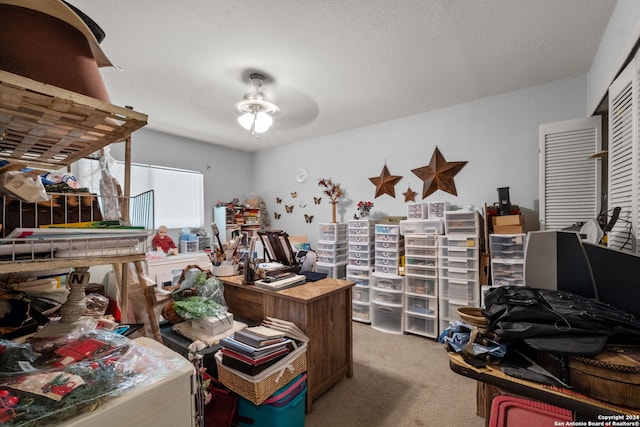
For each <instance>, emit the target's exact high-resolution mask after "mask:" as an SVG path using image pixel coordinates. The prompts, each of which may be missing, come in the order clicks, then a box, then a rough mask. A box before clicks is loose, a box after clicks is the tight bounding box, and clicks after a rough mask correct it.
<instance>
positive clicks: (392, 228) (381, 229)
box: [375, 224, 400, 235]
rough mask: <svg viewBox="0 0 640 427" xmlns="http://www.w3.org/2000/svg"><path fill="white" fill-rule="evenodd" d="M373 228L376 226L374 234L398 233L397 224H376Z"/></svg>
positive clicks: (398, 227)
mask: <svg viewBox="0 0 640 427" xmlns="http://www.w3.org/2000/svg"><path fill="white" fill-rule="evenodd" d="M375 228H376V234H391V235H398V234H400V226H399V225H386V224H376V227H375Z"/></svg>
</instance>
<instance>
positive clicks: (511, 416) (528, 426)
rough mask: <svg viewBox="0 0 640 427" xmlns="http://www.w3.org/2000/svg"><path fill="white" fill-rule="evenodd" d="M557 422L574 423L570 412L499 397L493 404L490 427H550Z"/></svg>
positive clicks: (529, 401)
mask: <svg viewBox="0 0 640 427" xmlns="http://www.w3.org/2000/svg"><path fill="white" fill-rule="evenodd" d="M556 421H565V422H566V421H573V414H572V412H571V411H570V410H568V409H564V408H560V407H558V406H553V405H549V404H546V403H542V402H536V401H534V400H527V399H522V398H519V397H514V396H497V397H495V398H494V399H493V401H492V402H491V418H490V419H489V427H548V426H553V425H554V422H556Z"/></svg>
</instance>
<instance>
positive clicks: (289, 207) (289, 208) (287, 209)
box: [284, 205, 293, 213]
mask: <svg viewBox="0 0 640 427" xmlns="http://www.w3.org/2000/svg"><path fill="white" fill-rule="evenodd" d="M284 209H285V210H286V211H287V213H291V212H293V205H291V206H289V205H284Z"/></svg>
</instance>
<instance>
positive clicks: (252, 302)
mask: <svg viewBox="0 0 640 427" xmlns="http://www.w3.org/2000/svg"><path fill="white" fill-rule="evenodd" d="M219 279H220V280H221V281H222V283H223V284H224V297H225V300H226V302H227V305H228V306H229V311H230V312H231V313H233V315H234V316H236V317H238V318H241V319H243V320H246V321H248V322H253V323H256V324H259V323H260V322H262V321H263V320H264V319H265V317H267V316H269V317H275V318H278V319H283V320H288V321H290V322H293V323H295V324H296V325H297V326H298V327H299V328H300V329H301V330H302V331H303V332H304V333H305V334H306V335H307V336H308V337H309V344H308V347H307V400H306V408H305V409H306V413H310V412H311V407H312V402H313V401H314V400H315V399H317V398H318V396H320V395H321V394H322V393H324V392H325V391H326V390H327V389H329V387H331V386H332V385H334V384H335V383H337V382H338V381H339V380H340V379H341V378H343V377H345V376H346V377H347V378H351V377H353V329H352V324H351V288H352V287H353V285H354V283H353V282H350V281H348V280H341V279H329V278H326V279H322V280H319V281H317V282H309V283H305V284H304V285H299V286H295V287H293V288H288V289H283V290H280V291H269V290H264V289H260V288H257V287H255V286H251V285H243V284H242V276H231V277H220V278H219Z"/></svg>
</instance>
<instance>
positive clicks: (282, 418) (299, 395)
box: [238, 374, 307, 427]
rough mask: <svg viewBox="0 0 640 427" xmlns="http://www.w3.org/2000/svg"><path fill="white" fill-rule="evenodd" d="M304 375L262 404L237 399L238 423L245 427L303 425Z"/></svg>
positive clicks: (305, 391)
mask: <svg viewBox="0 0 640 427" xmlns="http://www.w3.org/2000/svg"><path fill="white" fill-rule="evenodd" d="M306 377H307V376H306V374H301V375H298V377H296V378H295V379H293V380H292V381H291V382H290V383H289V384H287V385H286V386H285V387H283V388H282V389H281V390H278V391H277V392H276V393H274V394H273V396H271V397H270V398H269V399H267V400H266V401H265V402H264V403H263V404H262V405H254V404H253V403H252V402H250V401H249V400H247V399H245V398H243V397H241V398H240V399H239V401H238V418H239V423H238V424H239V425H240V426H246V427H279V426H288V427H289V426H290V427H302V426H304V400H305V396H306V395H307V385H306Z"/></svg>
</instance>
